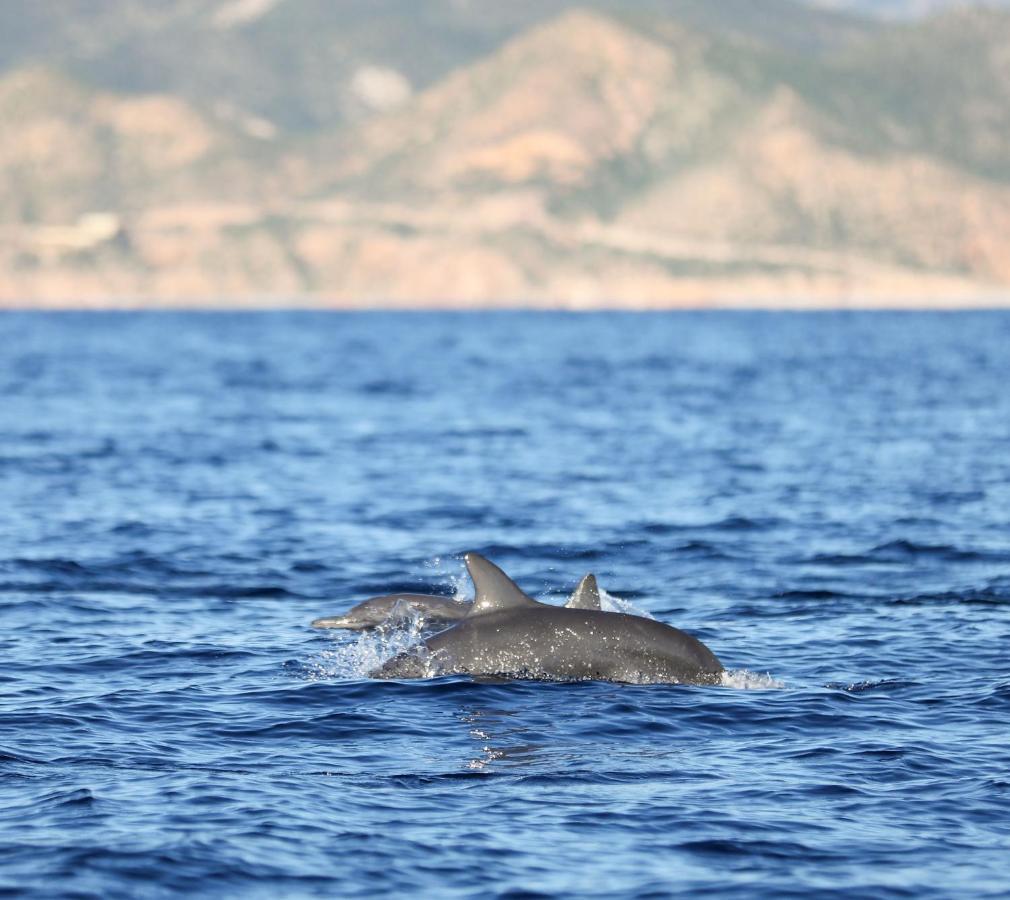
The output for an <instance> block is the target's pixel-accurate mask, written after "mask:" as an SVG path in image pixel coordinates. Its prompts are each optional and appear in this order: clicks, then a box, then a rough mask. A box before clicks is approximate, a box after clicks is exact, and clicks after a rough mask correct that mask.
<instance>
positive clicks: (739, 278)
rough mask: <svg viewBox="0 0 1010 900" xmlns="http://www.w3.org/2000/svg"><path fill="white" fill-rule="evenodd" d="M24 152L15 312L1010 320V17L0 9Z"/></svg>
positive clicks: (3, 69) (170, 5) (3, 57)
mask: <svg viewBox="0 0 1010 900" xmlns="http://www.w3.org/2000/svg"><path fill="white" fill-rule="evenodd" d="M948 7H950V8H948ZM871 14H872V15H871ZM0 123H2V126H3V127H2V130H0V302H5V303H7V304H18V305H108V304H118V303H138V304H164V303H171V304H179V303H183V304H200V303H212V304H215V305H220V304H230V303H268V304H283V303H286V302H298V303H302V304H304V303H317V302H318V303H322V304H335V305H407V306H410V305H430V304H438V305H461V306H467V305H504V304H509V305H512V304H517V303H520V304H534V305H563V306H595V305H606V306H625V305H628V306H676V305H699V304H700V305H704V304H708V303H713V304H714V303H729V302H732V303H743V304H746V303H760V304H768V303H773V304H786V305H788V304H794V303H795V304H815V305H816V304H830V305H837V304H840V303H866V304H873V303H888V304H893V303H908V304H910V305H923V304H928V303H932V302H968V301H978V302H986V303H991V302H998V301H999V300H1000V298H1003V297H1005V296H1007V294H1008V293H1010V292H1008V286H1010V4H1007V3H1004V4H1001V5H989V6H986V7H977V6H957V7H956V8H955V6H954V5H953V4H945V3H939V2H913V0H904V2H901V0H894V2H879V0H876V2H872V3H871V2H869V0H866V2H855V0H852V2H830V0H824V2H822V3H819V4H816V5H813V4H811V5H801V4H797V3H793V2H788V0H762V2H755V0H720V2H718V3H713V2H711V0H623V2H617V0H614V2H607V0H597V2H591V0H582V2H579V3H575V2H565V0H539V2H533V0H511V2H509V3H495V2H491V0H425V2H417V0H341V2H333V0H161V2H155V0H34V2H33V3H31V4H16V3H4V4H2V5H0Z"/></svg>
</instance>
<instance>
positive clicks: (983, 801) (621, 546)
mask: <svg viewBox="0 0 1010 900" xmlns="http://www.w3.org/2000/svg"><path fill="white" fill-rule="evenodd" d="M467 550H476V551H479V552H481V553H483V554H485V555H487V556H489V557H490V558H491V559H493V560H494V561H496V562H497V563H499V564H500V565H501V566H503V567H504V568H505V569H506V571H508V572H509V573H510V574H511V575H512V576H513V577H514V578H515V579H516V580H517V581H518V583H519V584H520V585H521V586H522V587H523V588H525V589H526V590H527V591H528V592H530V593H531V594H533V595H534V596H537V597H540V598H543V599H546V600H548V601H551V602H561V601H562V600H563V598H564V596H565V595H566V594H567V592H568V591H570V590H571V589H572V587H573V586H574V584H575V583H576V582H577V580H578V579H579V577H580V576H582V575H583V574H584V573H586V572H588V571H592V572H595V573H596V574H597V576H598V577H599V579H600V583H601V585H602V587H603V588H605V590H606V591H607V592H608V594H609V595H610V597H611V598H613V600H614V602H615V603H623V604H627V605H628V606H630V608H633V609H635V610H637V611H639V612H641V613H643V614H648V615H652V616H654V617H656V618H658V619H661V620H662V621H665V622H669V623H671V624H673V625H676V626H678V627H680V628H683V629H684V630H687V631H689V632H691V633H693V634H695V635H697V636H698V637H699V638H701V639H702V640H703V641H705V643H706V644H708V645H709V646H710V647H711V648H712V649H713V650H714V651H715V652H716V653H717V654H718V655H719V657H720V658H721V659H722V660H723V662H724V663H725V665H726V666H727V668H728V669H729V670H730V672H729V674H728V675H727V677H726V678H725V683H724V684H723V685H720V686H714V687H691V686H678V685H663V686H648V687H647V686H634V685H621V684H608V683H578V684H558V683H537V682H515V683H504V684H475V683H473V682H471V681H470V680H468V679H466V678H462V677H448V678H439V679H436V680H431V681H424V682H401V683H396V682H392V683H387V682H377V681H370V680H368V679H367V677H366V673H367V672H368V671H369V669H370V667H371V666H373V665H375V664H376V663H377V662H379V661H381V660H382V659H383V658H385V657H386V656H388V655H390V654H391V653H392V652H393V651H394V650H396V649H398V648H400V647H402V646H404V645H406V644H407V643H409V642H410V641H411V640H412V639H415V638H416V627H417V626H416V623H411V622H404V623H402V624H401V625H398V626H395V627H393V626H391V627H390V628H388V629H386V630H385V631H384V632H383V633H380V634H373V635H366V636H363V637H358V636H355V635H352V634H348V633H334V632H321V631H318V630H313V629H311V628H310V627H309V622H310V621H311V620H312V619H314V618H316V617H318V616H324V615H333V614H336V613H338V612H340V611H342V610H344V609H346V608H347V607H349V606H350V605H352V604H353V603H355V602H357V601H359V600H361V599H364V598H366V597H368V596H370V595H374V594H379V593H385V592H389V591H393V590H411V591H432V592H437V593H445V594H452V595H457V596H459V597H466V596H467V592H468V589H469V586H468V584H467V581H466V578H465V574H464V569H463V566H462V563H461V554H462V553H463V552H465V551H467ZM0 648H2V656H0V660H2V663H0V894H2V895H4V896H8V895H9V896H27V897H42V896H54V897H55V896H60V897H96V898H116V897H170V896H181V895H191V896H222V897H244V898H248V897H263V898H275V897H337V896H340V897H375V896H380V895H387V896H405V895H414V896H426V897H440V898H442V897H445V898H454V897H509V898H538V897H615V898H616V897H621V898H646V897H649V898H653V897H655V898H659V897H666V896H670V895H673V894H689V895H698V896H708V897H764V896H768V897H772V896H774V897H804V898H806V897H852V898H861V900H862V898H872V897H914V898H928V897H955V896H965V897H967V896H972V897H1006V896H1010V657H1008V648H1010V315H1008V314H1001V313H970V314H943V313H938V314H885V313H858V314H857V313H825V314H772V313H753V314H752V313H730V312H727V313H711V314H700V313H697V314H696V313H681V314H655V315H653V314H632V315H621V314H599V315H597V314H585V315H567V314H535V313H471V314H379V313H372V314H315V313H250V314H176V313H152V314H86V313H84V314H29V313H25V314H20V313H8V314H4V315H0Z"/></svg>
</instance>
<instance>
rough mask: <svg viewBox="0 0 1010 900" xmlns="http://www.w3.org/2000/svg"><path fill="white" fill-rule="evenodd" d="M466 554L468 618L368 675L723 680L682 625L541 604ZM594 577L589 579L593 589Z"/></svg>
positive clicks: (474, 555)
mask: <svg viewBox="0 0 1010 900" xmlns="http://www.w3.org/2000/svg"><path fill="white" fill-rule="evenodd" d="M465 560H466V567H467V570H468V571H469V573H470V577H471V578H472V579H473V584H474V602H473V605H472V607H471V608H470V611H469V612H468V613H467V616H466V618H464V619H462V620H461V621H459V622H458V623H457V624H456V625H454V626H452V627H451V628H448V629H446V630H445V631H442V632H439V633H438V634H436V635H434V636H432V637H430V638H428V639H427V640H425V641H423V642H422V643H421V644H420V645H419V646H418V647H417V648H416V649H415V650H413V651H409V652H407V653H402V654H400V655H398V656H395V657H394V658H393V659H391V660H388V661H387V662H386V663H384V664H383V665H382V666H380V667H379V668H378V669H375V670H374V671H372V672H370V673H369V677H371V678H380V679H393V678H404V679H409V678H428V677H432V676H433V675H454V674H459V675H470V676H473V677H476V678H503V677H504V678H523V679H545V680H558V681H588V680H593V681H617V682H627V683H633V684H682V683H683V684H715V683H718V682H719V681H720V679H721V675H722V672H723V667H722V663H720V662H719V660H718V659H717V658H716V656H715V654H714V653H712V651H711V650H709V649H708V647H706V646H705V645H704V644H702V643H701V641H699V640H698V639H697V638H694V637H692V636H691V635H689V634H686V633H685V632H683V631H680V630H678V629H676V628H673V627H671V626H670V625H665V624H663V623H662V622H657V621H654V620H653V619H646V618H643V617H640V616H631V615H627V614H625V613H611V612H602V611H601V610H600V609H598V608H595V609H584V608H565V607H556V606H548V605H546V604H544V603H538V602H537V601H536V600H534V599H533V598H532V597H530V596H529V595H527V594H525V593H524V592H523V591H522V590H521V589H520V588H519V586H518V585H517V584H516V583H515V582H514V581H512V579H511V578H509V577H508V576H507V575H506V574H505V573H504V572H503V571H502V570H501V569H499V568H498V567H497V566H496V565H495V564H494V563H492V562H490V561H489V560H487V559H485V558H484V557H482V556H480V555H479V554H477V553H468V554H466V556H465ZM583 581H584V582H586V581H587V579H584V580H583ZM594 582H595V578H594V579H592V582H590V583H588V584H586V589H587V591H588V590H589V589H590V586H591V585H592V584H593V583H594ZM580 587H581V585H580ZM576 593H578V591H577V592H576ZM598 596H599V594H598V592H597V597H598Z"/></svg>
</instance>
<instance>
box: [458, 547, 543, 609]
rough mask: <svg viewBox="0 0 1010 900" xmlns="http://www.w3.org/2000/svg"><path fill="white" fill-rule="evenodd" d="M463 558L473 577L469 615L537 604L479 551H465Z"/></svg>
mask: <svg viewBox="0 0 1010 900" xmlns="http://www.w3.org/2000/svg"><path fill="white" fill-rule="evenodd" d="M463 559H464V561H465V562H466V568H467V571H468V572H469V573H470V577H471V578H472V579H473V609H472V610H470V615H471V616H479V615H481V614H483V613H489V612H500V611H502V610H506V609H516V608H520V607H525V606H537V601H536V600H534V599H533V598H532V597H528V596H527V595H526V594H524V593H523V592H522V590H520V588H519V585H517V584H516V583H515V582H514V581H513V580H512V579H511V578H509V577H508V575H506V574H505V573H504V572H503V571H502V570H501V569H499V568H498V567H497V566H496V565H495V564H494V563H493V562H491V561H490V560H487V559H485V558H484V557H483V556H481V555H480V554H479V553H467V554H466V556H464V557H463Z"/></svg>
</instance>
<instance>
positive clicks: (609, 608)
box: [600, 588, 656, 619]
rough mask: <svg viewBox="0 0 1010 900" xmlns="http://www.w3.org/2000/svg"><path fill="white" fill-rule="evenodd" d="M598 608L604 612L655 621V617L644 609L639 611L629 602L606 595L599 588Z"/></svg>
mask: <svg viewBox="0 0 1010 900" xmlns="http://www.w3.org/2000/svg"><path fill="white" fill-rule="evenodd" d="M600 606H601V608H602V609H603V611H604V612H617V613H627V614H628V615H629V616H640V617H641V618H643V619H655V618H656V617H655V616H654V615H652V613H650V612H646V611H645V610H644V609H639V608H638V607H637V606H635V604H634V603H632V602H631V601H630V600H622V599H621V598H620V597H615V596H614V595H613V594H608V593H607V592H606V591H605V590H603V588H600Z"/></svg>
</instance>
